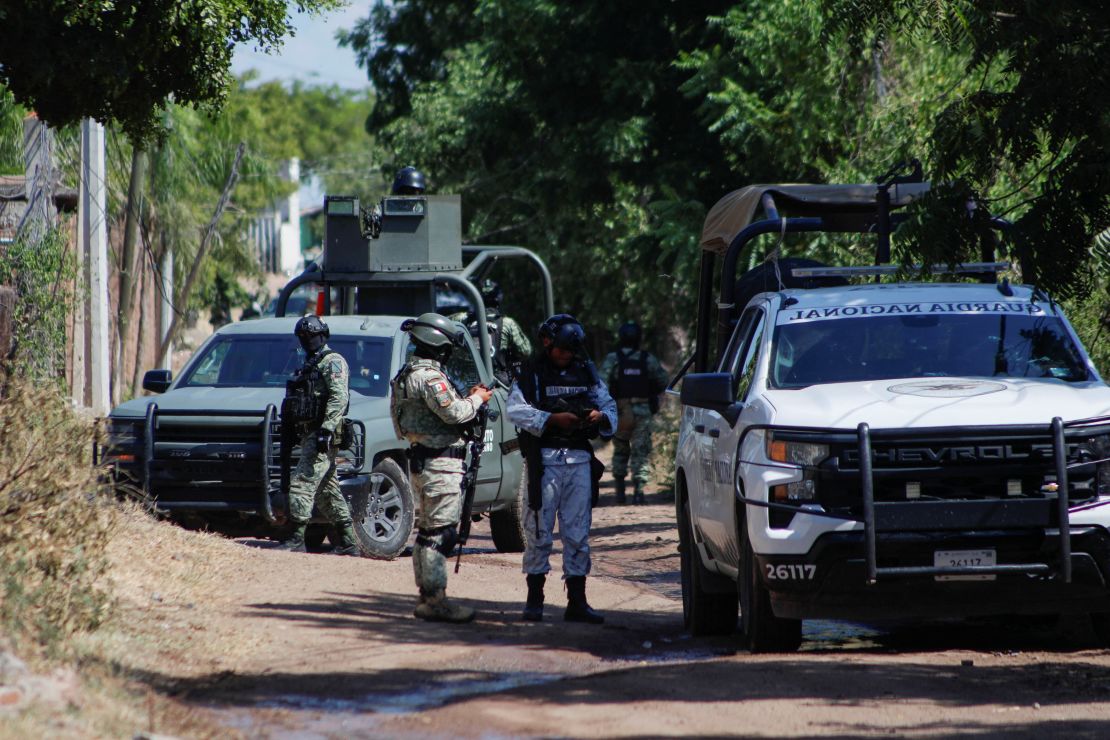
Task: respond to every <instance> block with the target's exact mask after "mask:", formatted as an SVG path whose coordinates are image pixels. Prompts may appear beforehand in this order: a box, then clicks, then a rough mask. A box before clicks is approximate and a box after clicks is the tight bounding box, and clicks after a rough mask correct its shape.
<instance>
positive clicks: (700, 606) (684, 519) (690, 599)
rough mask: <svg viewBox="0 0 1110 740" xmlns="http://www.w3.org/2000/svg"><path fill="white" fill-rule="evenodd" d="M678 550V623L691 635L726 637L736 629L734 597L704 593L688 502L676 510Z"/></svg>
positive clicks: (703, 571)
mask: <svg viewBox="0 0 1110 740" xmlns="http://www.w3.org/2000/svg"><path fill="white" fill-rule="evenodd" d="M678 549H679V554H680V556H681V562H682V623H683V625H684V626H685V627H686V628H687V629H688V630H690V633H691V634H693V635H728V634H731V633H732V632H733V631H734V630H735V629H736V610H737V607H738V604H737V601H736V594H735V593H731V594H718V593H712V592H709V591H706V590H705V585H704V582H705V581H706V580H707V578H708V577H709V576H711V575H712V574H708V573H707V572H706V570H705V566H704V565H702V564H701V559H700V558H698V554H697V549H696V548H695V546H694V535H693V529H691V523H690V502H689V500H687V499H684V500H683V502H682V508H681V509H679V522H678Z"/></svg>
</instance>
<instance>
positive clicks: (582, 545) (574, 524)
mask: <svg viewBox="0 0 1110 740" xmlns="http://www.w3.org/2000/svg"><path fill="white" fill-rule="evenodd" d="M542 454H543V460H544V470H543V482H542V485H541V491H542V499H541V500H542V503H543V505H542V506H541V508H540V513H539V523H538V527H537V522H536V519H537V517H536V513H535V512H534V511H532V510H530V509H529V510H528V511H526V512H524V535H525V541H526V543H525V549H524V563H523V569H522V570H523V572H524V573H526V574H529V575H532V574H540V573H547V572H549V571H550V570H551V563H550V562H549V561H550V558H551V546H552V544H553V543H554V530H555V517H556V513H557V514H558V518H559V536H560V537H561V538H562V541H563V576H564V577H573V576H585V575H589V572H590V524H591V522H592V518H593V512H592V509H591V508H590V495H591V491H590V454H589V453H588V452H584V451H582V450H552V449H544V450H543V453H542Z"/></svg>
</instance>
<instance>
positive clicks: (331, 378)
mask: <svg viewBox="0 0 1110 740" xmlns="http://www.w3.org/2000/svg"><path fill="white" fill-rule="evenodd" d="M324 354H327V356H326V357H324V359H323V360H322V361H321V362H320V367H319V370H320V377H321V378H322V379H323V381H324V382H323V386H324V387H323V388H320V389H319V390H318V397H324V396H326V397H327V403H326V405H325V407H324V420H323V421H322V422H321V423H320V424H319V425H317V424H315V423H308V424H302V425H299V428H298V430H297V431H298V432H300V438H301V441H300V444H301V459H300V461H299V462H298V463H297V470H296V471H295V473H294V475H293V479H292V481H290V484H289V517H290V519H292V520H293V521H294V522H295V523H297V524H305V523H307V522H308V521H309V520H310V519H311V518H312V508H313V505H318V506H319V507H320V512H321V513H322V514H323V515H324V516H325V517H327V519H328V521H330V522H331V523H332V524H334V525H335V526H336V527H338V528H339V529H340V530H343V529H345V528H347V527H350V526H351V510H350V508H349V507H348V506H347V500H346V499H344V498H343V494H342V493H341V492H340V490H339V482H338V481H337V480H336V478H335V454H336V452H337V449H336V448H337V446H338V445H337V443H338V442H340V441H341V440H340V439H339V434H341V433H342V429H341V423H342V421H343V416H344V414H346V413H347V403H348V401H349V400H350V391H349V390H348V389H347V382H348V378H349V376H350V371H349V370H348V369H347V361H346V360H344V359H343V356H342V355H341V354H339V353H338V352H334V351H332V350H330V349H329V348H328V346H327V345H324V346H323V347H321V348H320V350H319V351H318V353H317V356H320V355H324ZM312 359H313V358H309V359H308V360H306V362H305V365H306V367H307V366H308V364H309V363H310V362H311V361H312ZM320 429H325V430H327V431H329V432H331V433H332V440H333V441H332V446H331V451H330V452H328V453H326V454H325V453H323V452H321V451H319V450H318V449H317V444H316V433H317V431H318V430H320Z"/></svg>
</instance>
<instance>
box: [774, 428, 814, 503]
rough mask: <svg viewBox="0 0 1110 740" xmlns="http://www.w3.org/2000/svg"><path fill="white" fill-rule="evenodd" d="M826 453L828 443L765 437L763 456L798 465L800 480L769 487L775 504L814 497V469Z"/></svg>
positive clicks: (812, 498)
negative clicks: (765, 444)
mask: <svg viewBox="0 0 1110 740" xmlns="http://www.w3.org/2000/svg"><path fill="white" fill-rule="evenodd" d="M828 456H829V446H828V445H823V444H814V443H812V442H796V441H793V440H786V439H775V436H774V433H772V434H770V435H768V437H767V459H769V460H773V461H775V462H780V463H785V464H787V465H797V466H799V467H800V468H802V479H801V480H799V481H794V482H793V483H786V484H783V485H778V486H772V487H771V500H772V501H776V502H778V503H798V502H807V503H808V502H812V501H816V500H817V474H816V472H815V471H814V468H816V467H817V465H819V464H820V463H821V462H822V461H823V460H824V459H825V458H827V457H828Z"/></svg>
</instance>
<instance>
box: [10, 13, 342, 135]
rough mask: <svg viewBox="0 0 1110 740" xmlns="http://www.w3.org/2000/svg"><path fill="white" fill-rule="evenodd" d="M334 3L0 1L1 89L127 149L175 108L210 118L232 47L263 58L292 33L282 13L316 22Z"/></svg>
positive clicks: (48, 116)
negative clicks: (85, 124) (111, 125)
mask: <svg viewBox="0 0 1110 740" xmlns="http://www.w3.org/2000/svg"><path fill="white" fill-rule="evenodd" d="M340 5H342V2H341V0H297V2H295V3H290V2H287V1H286V0H93V1H91V2H81V3H67V2H57V1H56V0H5V1H4V2H3V3H2V4H0V85H4V86H6V87H7V88H8V89H9V90H10V91H11V92H12V93H13V94H14V95H15V99H16V100H17V101H19V102H20V103H22V104H23V105H26V106H27V107H29V108H33V109H35V110H36V111H37V112H38V114H39V115H40V116H41V117H42V118H43V120H45V121H48V122H49V123H50V124H51V125H53V126H59V127H60V126H65V125H68V124H71V123H76V122H77V121H79V120H80V119H82V118H86V117H91V118H95V119H97V120H100V121H115V122H118V123H119V125H120V127H121V128H122V129H123V131H124V132H125V133H126V134H127V135H128V136H129V137H130V138H132V139H133V140H140V141H141V140H147V139H149V138H150V137H151V136H153V135H155V134H157V133H159V132H160V131H161V130H162V129H161V122H162V113H163V111H164V110H165V108H166V105H167V103H168V102H169V101H170V100H171V99H172V100H173V101H175V102H176V103H178V104H187V105H193V106H197V107H201V108H205V109H209V110H217V109H218V108H219V107H220V105H221V104H222V103H223V102H224V99H225V98H226V96H227V91H228V88H229V87H230V85H231V83H232V81H233V77H232V75H231V58H232V53H233V51H234V48H235V45H236V44H247V43H249V44H254V45H255V47H256V48H258V49H261V50H263V51H271V50H273V49H275V48H277V47H279V46H280V45H281V39H282V37H283V36H286V35H288V34H289V33H290V32H291V31H292V26H291V25H290V22H289V18H290V6H295V7H296V8H297V9H298V10H300V11H308V12H319V11H322V10H327V9H331V8H335V7H338V6H340Z"/></svg>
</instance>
